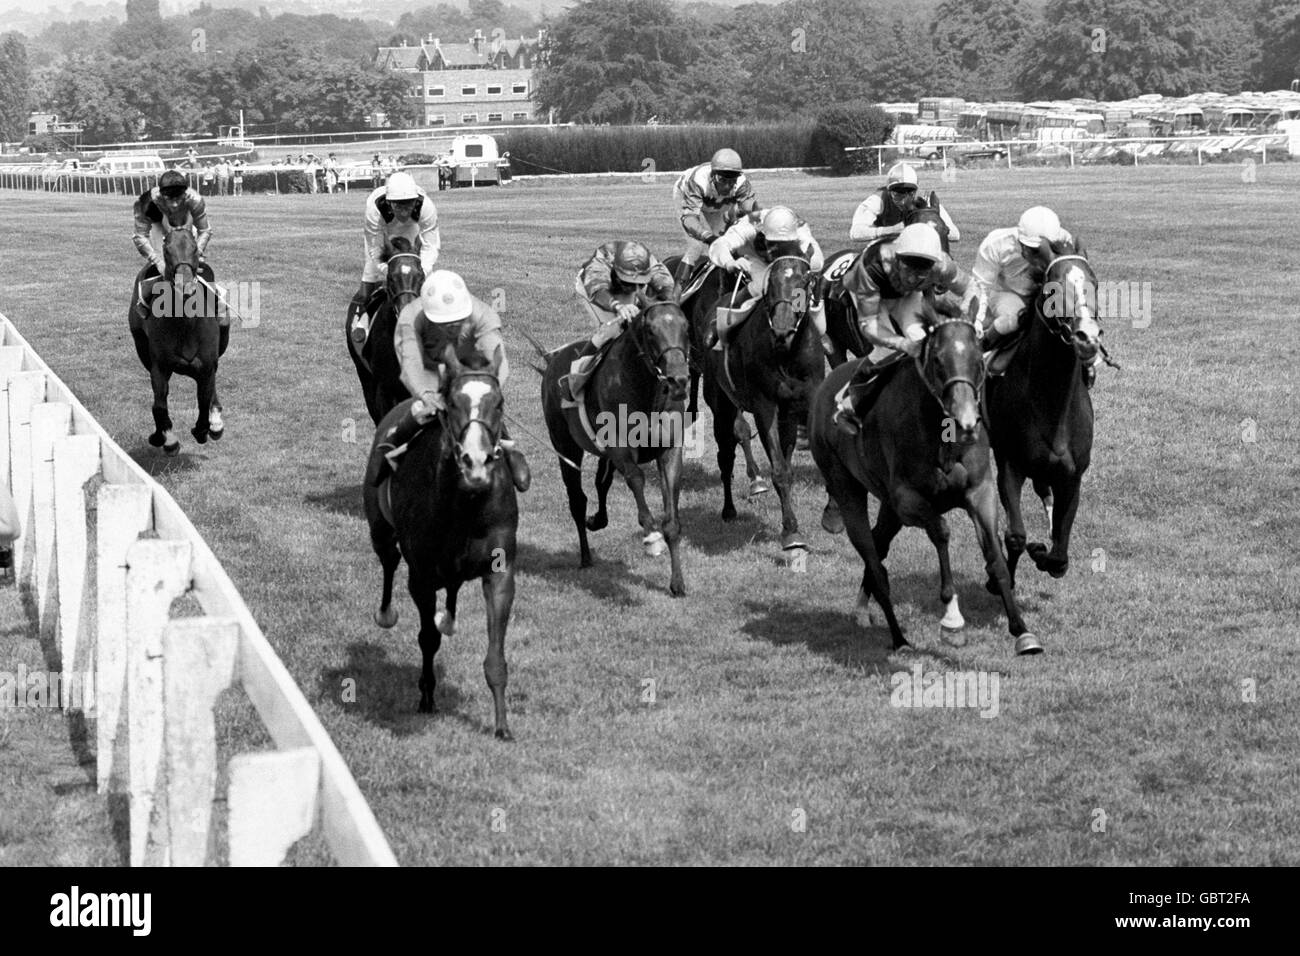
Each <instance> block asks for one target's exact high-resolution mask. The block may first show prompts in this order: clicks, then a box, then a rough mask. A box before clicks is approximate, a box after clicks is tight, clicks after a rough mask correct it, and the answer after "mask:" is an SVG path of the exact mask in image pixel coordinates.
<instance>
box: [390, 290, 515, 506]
mask: <svg viewBox="0 0 1300 956" xmlns="http://www.w3.org/2000/svg"><path fill="white" fill-rule="evenodd" d="M448 345H452V346H455V347H456V349H457V351H458V352H459V351H460V350H461V349H462V348H469V347H473V349H474V350H475V351H476V352H478V353H479V354H480V355H482V356H484V357H485V358H487V359H489V360H490V359H491V358H492V357H493V356H494V355H495V354H496V350H497V348H498V347H500V348H501V350H502V351H501V367H500V368H499V369H498V370H497V381H498V382H499V383H500V384H501V385H502V386H503V387H504V386H505V383H506V378H507V377H508V376H509V374H510V363H509V362H508V361H506V357H505V343H504V341H503V340H502V338H501V317H500V316H499V315H497V313H496V310H495V309H493V308H492V307H491V306H490V305H488V304H487V303H486V302H484V301H482V300H481V299H479V298H478V297H477V296H474V295H471V294H470V291H469V289H468V288H467V287H466V285H465V280H464V279H462V278H461V277H460V276H458V275H457V274H456V273H454V272H449V271H447V270H446V269H439V270H437V271H436V272H432V273H430V274H429V276H428V278H426V279H425V280H424V286H423V287H422V288H421V289H420V297H419V298H418V299H414V300H412V301H411V302H408V303H407V304H406V305H405V306H403V308H402V311H401V312H399V313H398V314H397V329H396V331H395V332H394V333H393V347H394V350H395V351H396V352H397V359H398V362H399V363H400V364H401V369H402V371H401V380H402V384H403V385H405V386H406V390H407V391H408V392H410V393H411V394H412V395H413V396H415V400H414V401H412V402H411V404H410V406H409V407H408V408H407V410H406V414H405V415H403V416H402V417H401V418H400V419H399V420H398V421H397V423H396V424H395V425H393V426H392V427H391V428H389V429H388V432H387V433H386V434H385V435H384V437H383V439H382V440H381V441H380V443H379V446H378V447H379V449H380V451H382V452H383V454H384V457H385V459H386V466H381V467H380V469H379V472H378V474H377V476H376V477H375V478H374V481H373V483H374V484H375V485H379V484H382V483H383V480H384V478H386V477H387V476H388V475H389V474H390V471H391V468H392V467H393V466H394V465H395V464H396V463H397V459H398V458H399V457H400V456H401V454H402V452H403V451H405V450H406V444H407V443H408V442H409V441H410V440H411V439H412V438H414V437H415V436H416V434H417V433H418V432H419V431H420V429H421V428H423V427H424V426H425V425H426V424H428V422H429V420H430V419H432V418H433V417H434V416H435V415H436V414H437V413H438V412H439V411H445V410H446V404H445V403H444V402H443V398H442V366H441V361H442V353H443V351H444V350H445V349H446V347H447V346H448ZM501 449H502V451H504V452H505V454H506V461H507V463H508V464H509V465H510V474H511V477H512V478H513V480H514V483H515V487H516V488H518V489H519V490H520V491H527V490H528V485H529V482H530V476H529V469H528V462H527V460H525V458H524V453H523V452H521V451H519V450H518V449H517V448H516V447H515V443H514V442H513V441H511V440H510V438H509V436H508V435H507V433H506V429H505V424H504V423H503V424H502V426H501Z"/></svg>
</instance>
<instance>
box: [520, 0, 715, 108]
mask: <svg viewBox="0 0 1300 956" xmlns="http://www.w3.org/2000/svg"><path fill="white" fill-rule="evenodd" d="M692 26H693V25H692V24H691V23H690V22H689V21H687V20H684V19H682V18H681V17H680V16H679V15H678V14H677V11H676V8H675V7H674V6H673V4H672V3H670V2H669V0H583V2H581V3H579V4H577V5H576V6H574V7H571V8H570V9H569V10H567V11H566V12H565V13H564V14H563V15H562V16H561V17H560V18H559V19H557V20H556V21H555V22H554V23H552V24H550V25H549V26H548V27H547V31H546V36H545V38H544V40H543V43H542V48H541V51H540V52H541V55H542V57H543V65H542V66H541V67H539V68H538V69H537V70H536V71H535V72H534V82H535V84H536V90H535V92H534V94H533V98H534V101H535V102H536V103H537V108H538V110H539V111H545V110H548V109H554V110H555V114H556V118H557V119H560V120H563V121H577V122H588V123H602V122H604V123H640V122H644V121H645V120H647V119H649V118H650V117H651V116H654V115H666V114H668V113H670V112H671V111H672V110H673V109H674V105H673V104H672V103H671V102H669V93H670V91H671V89H672V87H673V83H674V79H675V77H676V76H678V75H679V74H680V73H682V72H684V71H685V70H686V69H687V68H688V67H689V66H690V64H691V63H692V62H693V61H694V59H695V55H696V52H697V47H696V44H695V43H694V42H693V40H692Z"/></svg>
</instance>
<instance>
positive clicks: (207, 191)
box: [199, 163, 216, 196]
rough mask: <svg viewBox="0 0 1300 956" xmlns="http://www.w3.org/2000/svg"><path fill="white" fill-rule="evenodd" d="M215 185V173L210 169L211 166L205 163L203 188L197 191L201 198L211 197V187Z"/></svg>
mask: <svg viewBox="0 0 1300 956" xmlns="http://www.w3.org/2000/svg"><path fill="white" fill-rule="evenodd" d="M215 183H216V173H215V171H214V170H213V169H212V164H211V163H207V164H205V165H204V167H203V188H202V189H201V190H199V195H201V196H211V195H212V187H213V185H214V184H215Z"/></svg>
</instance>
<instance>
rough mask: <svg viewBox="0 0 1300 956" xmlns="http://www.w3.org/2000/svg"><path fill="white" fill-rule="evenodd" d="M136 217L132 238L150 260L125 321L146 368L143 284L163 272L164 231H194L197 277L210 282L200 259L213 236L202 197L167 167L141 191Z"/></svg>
mask: <svg viewBox="0 0 1300 956" xmlns="http://www.w3.org/2000/svg"><path fill="white" fill-rule="evenodd" d="M132 212H133V215H134V218H135V233H134V235H132V237H131V240H132V241H133V242H134V243H135V248H136V249H137V250H138V251H139V253H140V255H142V256H144V257H145V258H146V259H148V260H149V264H148V265H147V266H145V267H144V268H143V269H142V270H140V273H139V275H137V276H136V280H135V287H134V288H135V291H134V292H133V294H132V300H131V311H130V313H129V319H128V323H129V325H130V328H131V337H132V339H133V340H134V341H135V349H136V354H137V355H139V357H140V361H141V362H143V363H144V366H145V368H149V367H150V364H151V363H150V358H149V337H148V336H147V335H146V334H145V331H144V320H145V317H146V315H147V305H146V302H145V299H146V295H147V291H148V290H147V289H146V283H149V284H150V286H151V285H152V282H151V280H154V279H159V278H161V277H162V275H163V266H164V259H163V252H162V243H163V239H164V238H165V237H166V235H167V233H169V232H171V231H172V230H173V229H189V230H191V231H192V232H193V233H194V236H195V244H196V246H197V247H198V255H199V276H200V277H201V278H202V279H204V280H205V281H206V282H208V283H209V284H211V283H212V282H214V281H215V277H214V276H213V274H212V268H211V267H210V266H209V265H208V264H207V262H205V261H204V259H203V254H204V252H205V250H206V249H207V248H208V242H209V241H211V239H212V227H211V226H210V225H208V212H207V207H206V205H205V204H204V202H203V197H202V196H200V195H199V194H198V193H197V192H195V191H194V190H193V189H191V188H190V187H189V183H188V180H186V178H185V176H184V174H182V173H179V172H177V171H176V170H174V169H169V170H167V171H166V172H165V173H163V174H162V175H161V176H159V177H158V185H156V186H154V187H153V189H150V190H148V191H146V192H143V193H141V194H140V196H139V198H138V199H136V201H135V205H134V206H133V207H132ZM219 315H220V319H219V322H220V327H221V343H220V346H219V348H220V351H222V352H224V351H225V349H226V343H227V341H228V339H229V337H230V317H229V316H228V315H226V311H225V309H222V310H221V311H220V313H219Z"/></svg>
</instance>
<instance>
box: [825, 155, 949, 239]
mask: <svg viewBox="0 0 1300 956" xmlns="http://www.w3.org/2000/svg"><path fill="white" fill-rule="evenodd" d="M917 187H918V180H917V176H916V170H915V169H913V168H912V167H911V166H909V165H908V164H907V163H895V164H894V165H893V166H891V167H890V168H889V173H888V174H887V175H886V177H885V185H884V186H882V187H880V188H879V189H877V190H876V191H875V192H873V193H872V194H871V195H870V196H868V197H867V198H866V199H864V200H863V201H862V204H861V205H860V206H858V209H857V212H855V213H854V214H853V225H851V226H850V227H849V238H850V239H854V240H857V241H859V242H860V241H862V240H866V241H868V242H874V241H875V240H877V239H885V238H888V237H890V236H896V235H898V234H899V233H900V232H902V231H903V220H905V219H906V218H907V215H908V213H909V212H911V211H912V207H913V205H914V204H915V203H916V197H917ZM939 216H940V218H942V219H943V221H944V224H945V225H946V226H947V227H948V240H949V241H950V242H957V241H958V240H959V239H961V231H960V230H959V229H958V228H957V226H956V224H954V223H953V221H952V220H951V219H950V218H949V217H948V210H946V209H944V208H943V206H940V207H939Z"/></svg>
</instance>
